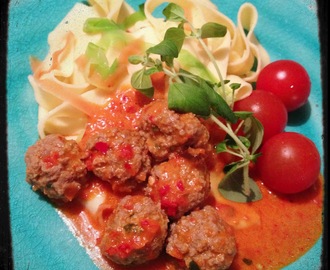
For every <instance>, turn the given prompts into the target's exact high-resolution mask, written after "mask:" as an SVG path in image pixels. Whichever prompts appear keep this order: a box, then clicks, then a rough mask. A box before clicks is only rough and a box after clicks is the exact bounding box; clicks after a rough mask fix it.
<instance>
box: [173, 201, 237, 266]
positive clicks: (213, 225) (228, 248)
mask: <svg viewBox="0 0 330 270" xmlns="http://www.w3.org/2000/svg"><path fill="white" fill-rule="evenodd" d="M166 252H167V253H168V254H170V255H171V256H173V257H175V258H177V259H181V260H184V261H185V264H186V266H187V267H189V266H192V265H196V264H197V266H198V267H199V269H201V270H222V269H228V268H229V267H230V265H231V263H232V261H233V259H234V257H235V254H236V241H235V236H234V233H233V230H232V228H231V227H230V226H229V225H228V224H227V223H226V222H225V221H224V220H222V219H221V218H220V216H219V214H218V212H217V210H216V209H215V208H213V207H211V206H205V207H204V208H203V209H201V210H195V211H193V212H191V213H190V214H189V215H188V216H183V217H181V219H180V220H179V221H178V222H177V223H173V224H172V225H171V230H170V234H169V238H168V244H167V246H166Z"/></svg>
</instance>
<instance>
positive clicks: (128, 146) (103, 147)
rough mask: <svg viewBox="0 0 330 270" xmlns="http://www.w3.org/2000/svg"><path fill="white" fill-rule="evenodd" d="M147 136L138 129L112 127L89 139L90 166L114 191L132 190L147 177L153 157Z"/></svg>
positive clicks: (88, 165) (88, 159) (87, 162)
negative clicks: (150, 153)
mask: <svg viewBox="0 0 330 270" xmlns="http://www.w3.org/2000/svg"><path fill="white" fill-rule="evenodd" d="M145 140H146V139H145V137H144V134H143V133H142V132H139V131H137V130H120V129H117V128H113V129H109V130H106V131H104V132H103V133H97V134H94V135H93V136H92V137H90V138H89V140H88V141H87V146H86V150H87V152H88V158H87V159H86V164H87V168H88V170H90V171H93V173H94V174H95V175H96V176H97V177H99V178H100V179H102V180H104V181H108V182H110V183H111V184H112V188H113V189H114V190H115V191H120V192H131V191H132V190H133V189H134V188H135V186H136V185H137V184H138V183H139V182H143V181H145V180H146V176H147V173H148V172H149V170H150V158H149V156H148V150H147V149H146V146H145Z"/></svg>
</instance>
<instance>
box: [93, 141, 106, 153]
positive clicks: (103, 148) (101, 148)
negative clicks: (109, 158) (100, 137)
mask: <svg viewBox="0 0 330 270" xmlns="http://www.w3.org/2000/svg"><path fill="white" fill-rule="evenodd" d="M94 148H95V149H96V150H97V151H100V152H101V153H103V154H105V153H106V152H107V151H108V150H109V145H108V144H107V143H106V142H97V143H96V144H95V145H94Z"/></svg>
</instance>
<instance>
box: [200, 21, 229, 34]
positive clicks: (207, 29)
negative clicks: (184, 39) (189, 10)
mask: <svg viewBox="0 0 330 270" xmlns="http://www.w3.org/2000/svg"><path fill="white" fill-rule="evenodd" d="M200 32H201V33H200V36H201V38H214V37H224V36H225V35H226V33H227V27H226V26H224V25H222V24H219V23H214V22H208V23H205V24H204V25H203V26H202V28H201V31H200Z"/></svg>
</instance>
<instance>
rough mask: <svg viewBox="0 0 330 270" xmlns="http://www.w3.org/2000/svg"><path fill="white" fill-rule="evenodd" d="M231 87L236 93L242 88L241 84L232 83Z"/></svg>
mask: <svg viewBox="0 0 330 270" xmlns="http://www.w3.org/2000/svg"><path fill="white" fill-rule="evenodd" d="M229 86H230V88H231V89H232V90H233V91H235V90H237V89H238V88H240V87H241V84H240V83H231V84H230V85H229Z"/></svg>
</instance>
